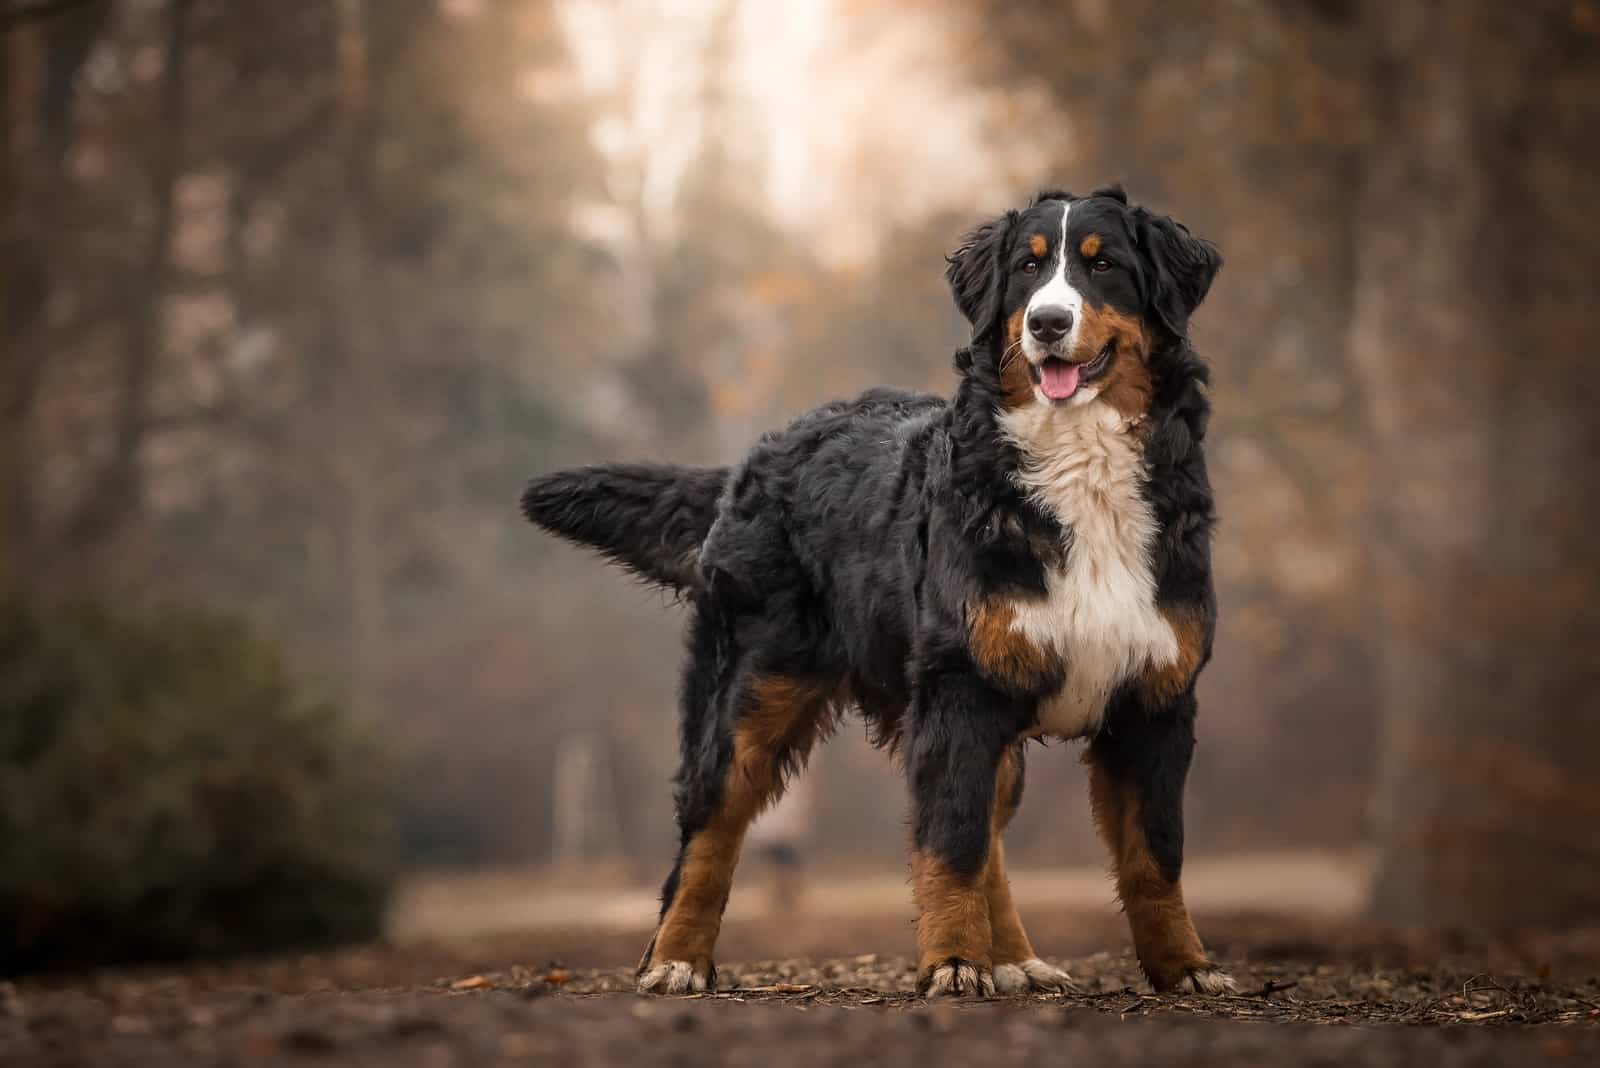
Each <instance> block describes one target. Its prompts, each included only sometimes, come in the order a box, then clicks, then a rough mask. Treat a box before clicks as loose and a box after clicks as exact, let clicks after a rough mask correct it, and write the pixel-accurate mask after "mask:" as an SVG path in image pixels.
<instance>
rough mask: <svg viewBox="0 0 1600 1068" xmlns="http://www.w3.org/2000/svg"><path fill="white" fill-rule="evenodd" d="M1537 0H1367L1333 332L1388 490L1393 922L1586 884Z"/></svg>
mask: <svg viewBox="0 0 1600 1068" xmlns="http://www.w3.org/2000/svg"><path fill="white" fill-rule="evenodd" d="M1534 6H1535V7H1541V6H1542V7H1543V8H1544V10H1540V11H1533V12H1530V11H1527V10H1524V9H1523V8H1520V7H1519V8H1516V9H1513V8H1510V7H1502V5H1499V4H1498V3H1495V2H1494V0H1474V2H1466V0H1462V2H1455V0H1452V2H1450V3H1434V4H1414V5H1413V4H1386V5H1375V6H1374V7H1373V9H1372V13H1373V19H1374V30H1375V32H1376V33H1377V34H1378V35H1379V39H1380V41H1381V49H1382V50H1381V52H1380V59H1379V66H1378V70H1377V77H1376V79H1375V84H1374V86H1373V89H1374V98H1375V100H1376V101H1377V103H1378V106H1379V108H1380V109H1381V110H1382V111H1383V112H1384V113H1383V114H1382V116H1381V120H1380V121H1381V122H1382V124H1383V128H1382V129H1381V130H1380V131H1379V136H1378V138H1377V143H1376V145H1375V146H1374V148H1373V150H1372V151H1371V152H1370V153H1369V154H1368V157H1367V165H1366V173H1365V181H1364V185H1363V190H1362V195H1361V198H1360V201H1359V203H1358V204H1357V205H1356V207H1355V211H1356V214H1357V216H1358V218H1359V219H1360V220H1361V222H1362V229H1361V232H1360V233H1359V235H1358V242H1359V247H1358V250H1357V254H1358V262H1359V268H1358V275H1357V280H1356V300H1355V312H1354V321H1353V324H1352V332H1351V341H1352V345H1353V356H1354V359H1355V362H1356V365H1357V367H1358V369H1359V372H1360V374H1361V375H1362V376H1363V379H1364V385H1365V388H1366V391H1367V394H1368V397H1369V401H1370V404H1371V412H1372V418H1373V422H1374V426H1375V430H1376V433H1377V435H1378V456H1379V475H1378V477H1379V479H1380V480H1381V482H1382V484H1383V486H1384V488H1385V491H1386V496H1385V500H1384V502H1383V507H1382V510H1381V513H1380V515H1379V516H1378V517H1377V518H1378V522H1377V529H1376V531H1375V537H1374V539H1373V541H1374V554H1375V557H1376V563H1377V569H1378V574H1379V579H1380V583H1379V600H1380V602H1381V606H1382V610H1383V626H1384V628H1385V630H1384V633H1383V634H1382V635H1381V638H1380V641H1379V643H1378V644H1379V648H1380V649H1381V651H1382V652H1381V655H1382V662H1383V678H1382V693H1383V700H1384V709H1383V724H1384V727H1383V731H1382V734H1381V738H1380V753H1379V768H1378V782H1377V786H1376V794H1375V804H1374V817H1375V821H1376V828H1377V837H1378V844H1379V853H1380V864H1379V874H1378V883H1377V888H1376V898H1375V902H1374V904H1375V909H1376V912H1377V914H1378V915H1379V916H1380V917H1381V918H1383V919H1386V920H1389V921H1392V922H1397V923H1404V924H1435V925H1450V924H1466V923H1475V924H1485V923H1487V924H1494V925H1519V924H1544V923H1560V922H1564V921H1569V920H1576V919H1579V918H1582V917H1585V916H1590V917H1592V915H1593V909H1594V907H1595V905H1596V903H1597V897H1596V893H1597V891H1596V888H1597V887H1600V832H1597V831H1596V828H1597V827H1600V724H1597V722H1596V721H1597V715H1596V713H1597V712H1600V696H1597V695H1600V690H1597V684H1600V675H1597V667H1596V663H1595V659H1596V656H1595V654H1596V642H1597V640H1600V620H1597V615H1596V608H1595V606H1596V604H1597V603H1600V561H1597V557H1596V553H1595V552H1594V548H1593V544H1592V533H1591V532H1592V530H1593V529H1594V527H1593V523H1594V522H1596V521H1597V520H1600V508H1597V506H1596V505H1595V503H1594V496H1593V494H1592V493H1591V492H1590V489H1591V483H1590V480H1589V479H1587V477H1586V476H1585V475H1584V474H1583V473H1582V472H1583V471H1584V469H1585V468H1586V467H1587V466H1588V465H1589V464H1591V463H1592V460H1593V455H1594V452H1593V451H1592V450H1593V449H1594V447H1595V446H1596V445H1597V444H1600V442H1597V441H1596V435H1595V431H1594V429H1593V415H1592V412H1593V408H1592V405H1593V403H1594V400H1595V390H1594V387H1593V386H1592V385H1590V384H1589V383H1590V382H1591V381H1592V379H1593V377H1594V375H1593V373H1592V369H1587V370H1586V369H1585V368H1583V366H1582V364H1583V362H1584V360H1585V359H1586V358H1592V354H1593V352H1594V351H1595V349H1594V340H1595V339H1594V333H1595V331H1594V327H1593V325H1592V321H1591V319H1592V317H1591V316H1590V314H1589V313H1588V312H1587V311H1586V309H1584V308H1583V307H1582V303H1581V301H1580V302H1572V301H1570V300H1565V299H1563V298H1562V297H1561V294H1560V288H1559V287H1560V286H1561V285H1562V281H1561V279H1563V278H1565V277H1569V275H1568V272H1573V271H1576V272H1577V275H1576V276H1578V277H1582V276H1585V275H1587V276H1588V277H1593V276H1594V271H1595V268H1597V267H1600V255H1597V254H1596V252H1595V246H1594V244H1593V235H1585V234H1584V233H1582V232H1581V224H1580V225H1579V226H1578V227H1576V228H1575V227H1573V226H1570V225H1568V224H1567V223H1566V222H1565V221H1564V216H1565V215H1566V214H1567V213H1568V212H1567V209H1566V206H1564V205H1563V204H1562V202H1561V201H1562V199H1563V195H1562V191H1563V190H1565V189H1567V188H1569V187H1570V188H1581V183H1579V182H1578V181H1576V179H1577V178H1578V175H1577V174H1575V173H1574V172H1576V171H1578V170H1579V169H1581V168H1582V167H1583V164H1582V155H1581V153H1570V154H1569V153H1566V152H1565V148H1566V146H1564V145H1562V144H1560V143H1559V140H1560V138H1559V136H1551V135H1547V134H1546V133H1541V132H1539V128H1538V126H1537V124H1539V123H1541V122H1544V123H1546V124H1547V129H1548V125H1549V115H1550V114H1552V113H1553V112H1552V111H1551V110H1549V109H1548V105H1549V104H1550V101H1548V100H1541V98H1540V96H1539V94H1540V93H1542V92H1549V93H1558V92H1559V93H1571V92H1572V89H1571V86H1570V85H1568V86H1565V87H1563V86H1561V84H1560V79H1557V78H1555V77H1554V76H1553V73H1552V68H1553V67H1555V66H1559V65H1560V63H1561V57H1560V54H1559V53H1560V47H1561V41H1560V37H1561V31H1560V28H1559V23H1560V18H1559V9H1560V8H1562V7H1563V6H1564V5H1552V4H1545V5H1534ZM1547 75H1548V76H1549V80H1547V81H1543V82H1542V81H1541V78H1544V77H1546V76H1547ZM1576 95H1577V94H1573V95H1572V96H1566V97H1563V98H1562V100H1561V103H1562V105H1563V106H1564V107H1566V108H1568V109H1586V110H1587V114H1588V116H1589V120H1590V121H1591V122H1592V121H1593V119H1594V118H1595V110H1596V109H1595V105H1594V104H1593V103H1592V102H1588V101H1580V100H1578V99H1576ZM1591 100H1592V98H1591ZM1555 113H1559V112H1555ZM1567 113H1568V114H1570V113H1571V112H1570V111H1568V112H1567ZM1590 226H1591V228H1592V224H1590ZM1566 284H1567V285H1570V284H1571V283H1570V281H1569V282H1567V283H1566ZM1583 335H1587V337H1588V340H1589V344H1587V345H1585V344H1584V340H1585V339H1584V337H1583ZM1574 353H1577V354H1578V355H1576V356H1575V355H1574ZM1584 353H1587V354H1588V357H1584V356H1583V355H1582V354H1584ZM1585 450H1591V451H1588V452H1587V453H1586V452H1585Z"/></svg>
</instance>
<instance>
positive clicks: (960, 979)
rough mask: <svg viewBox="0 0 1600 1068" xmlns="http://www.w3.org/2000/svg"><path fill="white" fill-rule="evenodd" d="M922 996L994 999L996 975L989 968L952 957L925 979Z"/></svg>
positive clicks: (935, 968) (922, 984)
mask: <svg viewBox="0 0 1600 1068" xmlns="http://www.w3.org/2000/svg"><path fill="white" fill-rule="evenodd" d="M920 985H921V989H922V996H923V997H928V998H959V997H985V998H987V997H993V996H994V990H995V985H994V974H993V973H992V972H991V971H989V969H987V968H981V967H979V966H978V965H976V964H972V963H969V962H968V961H964V960H962V959H961V958H960V957H951V958H950V959H949V960H947V961H945V962H944V963H943V964H940V965H937V966H936V967H934V968H933V970H931V971H930V972H928V974H927V975H926V976H925V977H924V978H923V980H922V983H921V984H920Z"/></svg>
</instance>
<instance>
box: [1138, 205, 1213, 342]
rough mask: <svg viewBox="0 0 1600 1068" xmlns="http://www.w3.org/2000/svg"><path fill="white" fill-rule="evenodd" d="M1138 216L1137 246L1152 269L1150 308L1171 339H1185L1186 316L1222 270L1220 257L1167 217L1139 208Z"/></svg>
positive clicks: (1187, 316)
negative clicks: (1171, 334) (1142, 251)
mask: <svg viewBox="0 0 1600 1068" xmlns="http://www.w3.org/2000/svg"><path fill="white" fill-rule="evenodd" d="M1138 215H1139V219H1138V234H1139V244H1140V246H1141V247H1142V248H1143V250H1144V253H1145V256H1146V257H1147V258H1148V259H1149V261H1150V264H1151V266H1152V267H1153V268H1154V278H1153V280H1152V282H1151V286H1152V293H1151V298H1150V303H1151V306H1152V307H1153V308H1154V309H1155V312H1156V315H1157V316H1159V317H1160V319H1161V321H1162V322H1163V323H1164V324H1165V325H1166V327H1167V329H1168V330H1170V331H1172V333H1173V336H1175V337H1186V336H1187V335H1188V330H1189V316H1191V315H1193V314H1194V310H1195V309H1196V308H1198V307H1199V306H1200V302H1201V301H1202V300H1204V299H1205V298H1206V292H1207V291H1208V290H1210V288H1211V281H1212V279H1214V278H1216V277H1217V271H1218V270H1219V269H1221V267H1222V253H1220V252H1218V251H1217V246H1215V245H1213V244H1212V243H1211V242H1209V241H1203V240H1201V239H1200V238H1198V237H1195V236H1194V235H1193V234H1191V233H1189V228H1188V227H1186V226H1184V225H1183V224H1182V223H1180V222H1178V221H1176V220H1175V219H1173V218H1172V217H1171V216H1169V215H1155V214H1152V213H1151V212H1148V211H1146V210H1144V209H1143V208H1140V209H1139V210H1138Z"/></svg>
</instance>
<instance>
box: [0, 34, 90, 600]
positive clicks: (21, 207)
mask: <svg viewBox="0 0 1600 1068" xmlns="http://www.w3.org/2000/svg"><path fill="white" fill-rule="evenodd" d="M41 10H42V9H41ZM108 10H109V5H101V4H93V5H86V6H85V5H79V6H76V7H72V6H67V5H62V6H61V7H60V8H58V9H57V10H55V11H52V12H51V13H52V14H58V15H60V16H61V17H59V18H57V19H56V20H55V21H54V22H53V23H51V24H50V25H48V26H47V27H44V28H42V29H40V30H38V31H36V33H35V34H34V35H33V37H32V39H31V40H32V41H37V42H38V45H39V47H38V51H39V53H40V54H39V56H38V62H37V63H36V64H25V63H24V60H25V59H26V58H28V57H27V55H26V53H27V52H28V51H29V50H30V49H29V44H30V38H29V37H28V35H26V34H24V33H8V34H6V35H5V36H4V37H3V38H0V58H3V59H4V61H5V62H4V63H3V64H0V123H4V124H5V125H4V129H5V133H6V138H5V143H4V145H3V146H0V184H3V186H4V188H3V190H0V226H3V227H4V246H3V249H0V264H3V269H0V584H4V583H6V582H8V581H9V582H10V583H12V584H14V585H22V586H25V585H26V584H28V583H29V581H30V580H31V577H32V576H33V574H34V570H35V566H34V565H35V559H34V558H35V554H36V548H37V546H36V541H37V535H36V532H35V530H34V522H33V492H32V487H31V485H30V483H29V478H28V474H29V468H28V467H27V465H26V463H25V457H26V456H27V454H28V437H29V426H30V423H31V418H32V414H33V408H34V400H35V398H36V396H37V393H38V384H39V379H40V375H41V374H42V373H43V370H44V365H45V361H46V359H47V358H48V356H49V354H50V345H49V341H48V339H47V338H46V337H45V336H44V333H43V329H44V312H45V309H46V308H47V307H48V305H49V302H50V294H51V291H52V289H53V281H54V274H55V267H56V264H55V260H56V254H55V253H54V252H53V249H54V246H55V243H56V242H57V240H58V238H59V235H60V232H61V227H62V219H63V217H64V213H65V204H66V200H67V192H66V185H67V182H66V161H67V153H68V151H69V150H70V149H71V147H72V144H73V140H74V132H75V131H74V121H73V101H74V96H75V94H74V86H75V85H76V82H77V77H78V72H79V70H80V69H81V68H82V67H83V64H84V61H85V60H86V59H88V57H89V53H90V51H91V50H92V49H93V46H94V42H95V41H96V39H98V37H99V34H100V30H101V28H102V27H103V26H104V25H105V22H106V16H107V14H108ZM24 13H25V14H26V12H24ZM24 21H25V20H24ZM25 66H32V67H35V68H36V69H37V73H38V77H39V82H40V84H39V87H38V89H37V91H36V93H35V94H34V97H35V99H34V100H33V101H32V103H33V106H34V116H33V121H34V122H35V123H36V128H37V145H38V149H37V152H36V155H35V158H34V159H32V160H23V159H19V158H17V157H16V155H14V153H15V152H16V142H15V139H14V138H13V137H11V136H10V135H11V131H12V130H13V128H14V124H19V123H21V122H22V121H23V109H25V108H27V107H28V106H29V103H30V102H29V100H27V99H26V94H25V93H23V92H22V91H20V90H21V87H20V86H19V85H18V84H17V83H18V73H17V72H18V71H20V70H21V69H22V68H23V67H25ZM7 571H9V574H6V573H5V572H7Z"/></svg>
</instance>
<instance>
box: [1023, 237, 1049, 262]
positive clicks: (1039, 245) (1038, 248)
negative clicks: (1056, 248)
mask: <svg viewBox="0 0 1600 1068" xmlns="http://www.w3.org/2000/svg"><path fill="white" fill-rule="evenodd" d="M1049 247H1050V243H1049V242H1048V241H1046V240H1045V239H1044V235H1043V234H1034V235H1033V236H1032V237H1030V238H1028V251H1029V252H1031V253H1033V254H1034V255H1035V256H1039V257H1041V258H1042V257H1043V256H1044V254H1045V251H1046V250H1047V249H1049Z"/></svg>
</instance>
